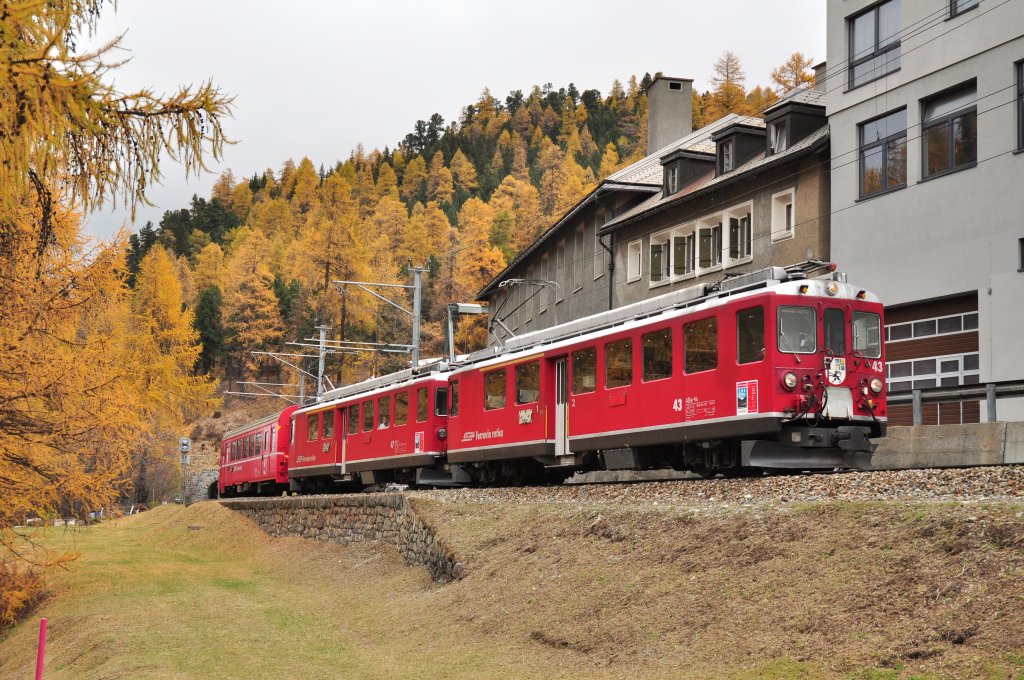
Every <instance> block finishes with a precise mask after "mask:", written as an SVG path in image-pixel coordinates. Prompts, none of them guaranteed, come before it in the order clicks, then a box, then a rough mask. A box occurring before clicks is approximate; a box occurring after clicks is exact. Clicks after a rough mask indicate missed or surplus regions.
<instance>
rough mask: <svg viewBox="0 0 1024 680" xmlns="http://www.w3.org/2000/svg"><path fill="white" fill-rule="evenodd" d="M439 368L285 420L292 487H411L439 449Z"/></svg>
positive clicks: (438, 460) (442, 382)
mask: <svg viewBox="0 0 1024 680" xmlns="http://www.w3.org/2000/svg"><path fill="white" fill-rule="evenodd" d="M441 368H443V365H441V364H433V365H430V366H426V367H423V368H421V369H418V370H416V371H411V370H406V371H402V372H399V373H396V374H393V375H388V376H384V377H383V378H377V379H373V380H369V381H366V382H363V383H359V384H356V385H350V386H347V387H343V388H339V389H337V390H333V391H331V392H328V393H327V394H325V395H324V400H323V401H321V402H320V403H318V404H316V405H312V406H307V407H305V408H303V409H300V410H298V411H295V412H294V413H292V415H291V419H292V433H293V435H294V437H293V440H292V446H291V451H292V459H291V464H290V467H289V477H290V479H291V486H292V488H293V489H294V490H299V491H313V490H316V491H326V490H331V489H332V488H333V487H334V485H335V484H336V483H339V482H347V481H354V480H355V479H356V475H358V479H359V481H361V482H362V483H364V484H373V483H380V482H382V481H392V480H394V481H403V482H412V481H415V480H416V472H417V470H422V469H424V468H431V467H434V468H438V469H439V468H440V465H441V464H442V463H443V461H442V459H443V456H444V454H445V450H446V441H445V438H446V425H447V422H446V421H447V408H448V380H447V374H446V373H444V372H443V371H441V370H440V369H441Z"/></svg>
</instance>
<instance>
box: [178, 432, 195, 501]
mask: <svg viewBox="0 0 1024 680" xmlns="http://www.w3.org/2000/svg"><path fill="white" fill-rule="evenodd" d="M191 450H192V440H191V439H189V438H188V437H182V438H181V439H179V440H178V451H179V452H181V502H182V505H186V506H187V505H188V496H186V495H185V470H186V468H187V467H188V452H189V451H191Z"/></svg>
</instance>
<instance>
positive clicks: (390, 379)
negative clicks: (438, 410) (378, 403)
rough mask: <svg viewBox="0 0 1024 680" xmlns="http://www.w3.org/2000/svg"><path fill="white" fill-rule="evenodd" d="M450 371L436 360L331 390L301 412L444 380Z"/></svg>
mask: <svg viewBox="0 0 1024 680" xmlns="http://www.w3.org/2000/svg"><path fill="white" fill-rule="evenodd" d="M448 370H449V368H448V363H447V362H445V361H441V360H440V359H434V360H431V361H430V362H428V363H425V364H423V365H421V366H419V367H418V368H406V369H403V370H401V371H398V372H396V373H389V374H387V375H382V376H380V377H378V378H370V379H368V380H363V381H362V382H357V383H354V384H352V385H345V386H344V387H338V388H335V389H333V390H329V391H327V392H324V394H323V396H322V397H321V398H320V400H319V401H317V402H316V403H314V404H308V405H306V406H303V407H302V409H301V410H302V411H310V410H315V409H317V408H320V407H322V406H327V405H328V404H333V403H337V402H340V401H343V400H345V399H350V398H352V397H356V396H362V395H366V394H369V393H376V392H380V391H383V390H385V389H391V388H394V387H398V386H401V385H404V384H409V383H413V382H415V381H417V380H422V379H424V378H441V379H444V378H445V376H447V374H448Z"/></svg>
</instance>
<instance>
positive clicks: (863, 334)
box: [850, 312, 882, 359]
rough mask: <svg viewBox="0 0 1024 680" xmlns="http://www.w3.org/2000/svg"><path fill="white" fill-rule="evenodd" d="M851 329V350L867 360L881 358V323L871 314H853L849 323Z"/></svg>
mask: <svg viewBox="0 0 1024 680" xmlns="http://www.w3.org/2000/svg"><path fill="white" fill-rule="evenodd" d="M850 325H851V327H852V329H853V350H854V351H855V352H862V353H863V354H864V356H866V357H867V358H869V359H878V358H879V357H881V356H882V323H881V320H880V319H879V318H878V315H877V314H874V313H872V312H854V313H853V319H852V321H851V322H850Z"/></svg>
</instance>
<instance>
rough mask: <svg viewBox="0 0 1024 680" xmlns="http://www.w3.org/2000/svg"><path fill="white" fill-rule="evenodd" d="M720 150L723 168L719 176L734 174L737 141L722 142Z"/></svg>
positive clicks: (721, 167)
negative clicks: (728, 173)
mask: <svg viewBox="0 0 1024 680" xmlns="http://www.w3.org/2000/svg"><path fill="white" fill-rule="evenodd" d="M719 148H720V149H721V161H720V163H721V166H720V168H719V173H718V174H720V175H724V174H725V173H727V172H732V171H733V168H734V167H736V140H735V139H730V140H728V141H725V142H720V143H719Z"/></svg>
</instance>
